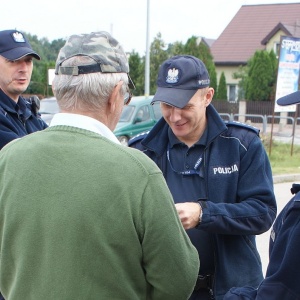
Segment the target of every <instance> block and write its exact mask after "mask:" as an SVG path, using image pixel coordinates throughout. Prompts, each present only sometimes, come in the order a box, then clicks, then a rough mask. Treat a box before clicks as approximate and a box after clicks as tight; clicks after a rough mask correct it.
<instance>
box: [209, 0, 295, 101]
mask: <svg viewBox="0 0 300 300" xmlns="http://www.w3.org/2000/svg"><path fill="white" fill-rule="evenodd" d="M281 36H291V37H297V38H300V2H299V3H286V4H283V3H282V4H259V5H243V6H242V7H241V8H240V10H239V11H238V12H237V13H236V15H235V16H234V18H233V19H232V20H231V22H230V23H229V24H228V26H227V27H226V28H225V29H224V31H223V32H222V33H221V35H220V36H219V37H218V39H217V40H216V41H215V42H214V43H213V44H212V46H211V53H212V55H213V57H214V62H215V66H216V71H217V76H218V81H219V78H220V75H221V73H222V72H224V74H225V77H226V83H227V93H228V99H229V101H237V100H238V79H234V78H233V74H234V73H235V72H237V71H238V69H239V67H240V66H245V65H246V64H247V61H248V60H249V59H250V58H251V57H252V56H253V55H254V53H255V51H256V50H267V51H271V50H272V49H273V50H274V52H275V53H276V55H278V54H279V50H280V39H281Z"/></svg>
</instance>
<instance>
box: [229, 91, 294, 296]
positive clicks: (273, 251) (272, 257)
mask: <svg viewBox="0 0 300 300" xmlns="http://www.w3.org/2000/svg"><path fill="white" fill-rule="evenodd" d="M298 103H300V91H297V92H294V93H291V94H288V95H286V96H284V97H281V98H279V99H278V100H277V104H278V105H282V106H285V105H292V104H298ZM291 193H292V194H294V195H295V196H294V197H293V198H292V199H291V200H290V201H289V202H288V203H287V204H286V205H285V207H284V208H283V209H282V211H281V212H280V214H279V215H278V217H277V218H276V221H275V222H274V225H273V228H272V230H271V234H270V244H269V265H268V267H267V272H266V277H265V279H264V280H263V281H262V282H261V284H260V285H259V287H258V289H254V288H251V287H248V286H244V287H235V288H232V289H231V290H230V291H229V292H228V293H227V294H226V296H225V297H224V300H244V299H247V300H258V299H264V300H283V299H284V300H299V299H300V284H299V275H298V274H299V270H300V255H299V249H300V184H293V185H292V188H291Z"/></svg>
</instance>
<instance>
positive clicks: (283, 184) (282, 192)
mask: <svg viewBox="0 0 300 300" xmlns="http://www.w3.org/2000/svg"><path fill="white" fill-rule="evenodd" d="M279 177H280V176H278V178H277V179H278V183H275V184H274V190H275V195H276V200H277V207H278V212H277V215H278V213H279V212H280V211H281V210H282V208H283V207H284V206H285V204H286V203H287V202H288V201H289V200H290V199H291V198H292V196H293V195H292V194H291V192H290V188H291V187H292V184H293V183H300V175H299V174H298V177H297V176H292V177H289V176H288V175H286V176H283V177H282V178H281V179H279ZM284 179H285V180H290V181H285V180H284ZM294 179H296V180H294ZM269 238H270V230H269V231H267V232H265V233H263V234H261V235H259V236H257V237H256V242H257V248H258V251H259V253H260V255H261V259H262V265H263V272H264V274H265V272H266V268H267V265H268V261H269Z"/></svg>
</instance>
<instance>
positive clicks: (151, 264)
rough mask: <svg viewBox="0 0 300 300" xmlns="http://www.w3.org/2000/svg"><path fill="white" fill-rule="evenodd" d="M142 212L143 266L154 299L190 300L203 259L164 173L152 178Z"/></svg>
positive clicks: (144, 196)
mask: <svg viewBox="0 0 300 300" xmlns="http://www.w3.org/2000/svg"><path fill="white" fill-rule="evenodd" d="M141 209H142V211H141V226H142V227H143V229H142V232H143V236H142V249H143V265H144V269H145V273H146V277H147V281H148V282H149V284H150V285H151V294H152V297H151V299H170V300H171V299H172V300H176V299H178V300H180V299H187V298H188V297H189V295H190V294H191V293H192V291H193V288H194V286H195V282H196V278H197V275H198V271H199V257H198V253H197V250H196V249H195V248H194V246H193V245H192V244H191V242H190V239H189V237H188V236H187V234H186V232H185V230H184V229H183V227H182V225H181V222H180V220H179V217H178V214H177V212H176V209H175V206H174V203H173V200H172V197H171V194H170V192H169V190H168V188H167V185H166V183H165V180H164V178H163V176H162V174H161V173H156V174H152V175H150V176H149V181H148V184H147V186H146V189H145V192H144V195H143V202H142V208H141Z"/></svg>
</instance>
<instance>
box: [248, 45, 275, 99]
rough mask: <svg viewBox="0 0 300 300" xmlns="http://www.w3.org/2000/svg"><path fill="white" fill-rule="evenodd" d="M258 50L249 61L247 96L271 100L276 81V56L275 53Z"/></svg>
mask: <svg viewBox="0 0 300 300" xmlns="http://www.w3.org/2000/svg"><path fill="white" fill-rule="evenodd" d="M272 52H273V51H271V52H267V51H264V50H260V51H256V52H255V53H254V55H253V56H252V57H251V59H250V60H249V62H248V74H247V77H246V80H245V98H246V99H247V100H254V101H269V100H270V99H271V97H272V95H273V93H274V84H275V83H276V57H275V55H274V53H272Z"/></svg>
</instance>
